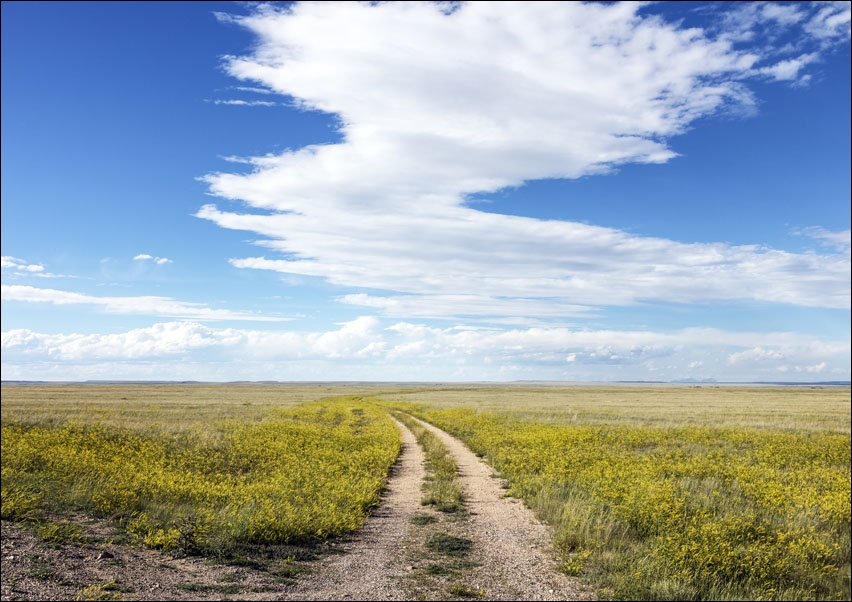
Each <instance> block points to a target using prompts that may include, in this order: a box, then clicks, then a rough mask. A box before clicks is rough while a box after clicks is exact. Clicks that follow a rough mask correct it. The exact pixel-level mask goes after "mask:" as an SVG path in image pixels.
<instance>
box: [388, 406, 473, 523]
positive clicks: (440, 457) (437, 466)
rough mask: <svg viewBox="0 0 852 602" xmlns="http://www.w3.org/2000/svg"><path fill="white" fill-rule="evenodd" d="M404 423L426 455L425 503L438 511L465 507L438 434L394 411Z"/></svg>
mask: <svg viewBox="0 0 852 602" xmlns="http://www.w3.org/2000/svg"><path fill="white" fill-rule="evenodd" d="M393 414H394V416H395V417H396V418H398V419H399V420H400V421H401V422H402V423H403V424H405V426H406V427H407V428H408V429H409V430H410V431H411V432H412V433H414V436H415V437H416V438H417V442H418V443H419V444H420V446H421V447H422V448H423V452H424V454H425V455H426V472H427V474H426V480H425V482H424V483H423V500H422V502H421V503H422V504H423V505H424V506H430V505H431V506H434V507H435V509H437V510H440V511H441V512H459V511H461V510H463V509H464V499H463V495H462V486H461V481H460V480H459V478H458V467H457V466H456V462H455V460H453V457H452V456H451V455H450V453H449V452H448V451H447V447H446V446H445V445H444V444H443V443H442V442H441V440H440V439H438V437H436V436H435V435H433V434H432V433H431V432H429V431H428V430H427V429H426V428H425V427H424V426H423V425H422V424H420V423H419V422H418V421H417V420H415V419H414V418H412V417H411V416H409V415H408V414H405V413H403V412H394V413H393Z"/></svg>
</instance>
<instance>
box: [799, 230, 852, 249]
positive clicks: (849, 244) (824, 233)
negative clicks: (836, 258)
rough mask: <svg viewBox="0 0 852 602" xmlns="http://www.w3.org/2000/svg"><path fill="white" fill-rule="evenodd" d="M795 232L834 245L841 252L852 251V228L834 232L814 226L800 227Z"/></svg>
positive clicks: (823, 243) (827, 244) (821, 242)
mask: <svg viewBox="0 0 852 602" xmlns="http://www.w3.org/2000/svg"><path fill="white" fill-rule="evenodd" d="M793 233H794V234H800V235H803V236H807V237H809V238H813V239H814V240H817V241H819V242H820V244H822V245H825V246H828V247H833V248H834V249H836V250H837V251H838V252H840V253H846V254H847V255H848V254H849V253H850V251H852V230H840V231H838V232H834V231H831V230H826V229H825V228H820V227H818V226H814V227H810V228H800V229H797V230H794V231H793Z"/></svg>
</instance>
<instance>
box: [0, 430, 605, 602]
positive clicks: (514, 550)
mask: <svg viewBox="0 0 852 602" xmlns="http://www.w3.org/2000/svg"><path fill="white" fill-rule="evenodd" d="M398 426H399V428H400V431H401V432H402V434H403V446H402V453H401V454H400V458H399V460H398V461H397V463H396V465H395V466H394V468H393V469H392V471H391V474H390V476H389V480H388V484H387V487H386V490H385V492H384V493H383V495H382V500H381V503H380V505H379V506H378V507H377V508H376V510H375V511H374V512H373V513H372V515H371V516H370V517H369V518H368V519H367V521H366V523H365V525H364V527H363V529H361V530H360V531H359V532H358V533H355V534H353V535H352V536H350V537H348V538H341V539H337V540H334V541H330V542H327V543H325V544H323V545H321V546H317V547H315V548H312V549H310V550H295V554H294V555H295V557H296V560H295V561H292V560H291V561H287V560H282V559H281V556H285V557H286V555H287V552H286V551H284V552H281V551H279V554H278V557H276V558H273V559H271V560H269V561H268V562H266V563H261V564H255V565H252V566H228V565H216V564H212V563H210V562H208V561H205V560H204V559H200V558H184V559H175V558H171V557H168V556H164V555H162V554H159V553H157V552H155V551H152V550H146V549H142V548H136V547H129V546H125V545H119V544H117V543H111V541H112V536H113V534H112V533H110V532H109V528H108V527H107V525H106V524H105V523H103V522H99V521H95V520H87V519H85V517H78V518H79V519H80V520H81V522H82V523H83V524H84V527H85V530H86V533H87V535H88V536H89V537H90V540H89V543H85V544H74V545H63V546H60V547H48V546H46V545H45V544H44V542H42V541H41V540H40V539H39V538H37V537H36V536H34V535H32V534H30V533H28V532H27V531H25V530H23V529H22V528H20V527H19V526H17V525H14V524H11V523H8V522H7V521H4V522H3V525H2V550H0V558H2V593H1V594H0V597H1V598H2V600H74V599H96V598H97V599H110V598H109V596H114V598H112V599H124V600H226V599H230V600H459V599H484V600H584V599H593V598H594V596H593V594H592V593H591V592H590V591H589V590H587V589H585V588H583V587H582V585H581V584H579V583H578V582H576V581H573V580H571V579H569V578H568V577H566V576H565V575H564V574H562V573H559V572H557V571H556V570H555V566H556V559H555V557H554V555H553V552H552V549H551V545H550V541H551V538H550V533H549V532H548V529H547V528H546V527H545V526H544V525H542V524H541V523H539V522H538V521H536V519H535V518H534V516H533V515H532V513H531V512H530V511H529V509H527V508H526V507H525V506H524V505H523V504H522V503H521V502H520V501H518V500H515V499H512V498H507V497H505V489H504V488H503V484H502V482H501V481H500V479H499V478H497V475H496V474H495V473H494V471H493V470H492V469H491V468H490V467H489V466H488V465H487V464H485V463H484V462H482V461H481V460H480V459H479V458H477V457H476V456H475V455H474V454H473V453H471V452H470V450H468V449H467V448H466V447H465V446H464V445H463V444H462V443H461V442H459V441H458V440H456V439H454V438H452V437H450V436H449V435H448V434H446V433H444V432H443V431H440V430H438V429H435V428H434V427H431V426H429V425H427V428H430V429H431V430H433V432H435V433H436V434H437V435H438V436H440V437H441V438H442V440H443V441H444V443H445V444H446V445H447V447H448V449H449V450H450V452H451V453H452V454H453V456H454V457H455V458H456V462H457V464H458V466H459V472H460V476H461V478H462V482H463V487H464V492H465V498H466V499H465V504H466V510H467V512H465V513H461V514H456V515H449V514H443V513H439V512H436V511H434V510H431V509H429V508H426V507H423V506H421V505H420V499H421V484H422V482H423V478H424V474H425V473H424V459H423V452H422V450H421V449H420V447H419V446H418V445H417V442H416V441H415V439H414V436H413V435H412V434H411V433H410V431H408V430H407V429H406V428H405V427H403V426H402V425H401V424H398ZM436 535H440V536H448V537H455V538H458V541H465V542H468V544H469V546H470V548H469V551H467V552H466V553H465V554H463V555H460V556H448V555H446V553H442V552H441V551H436V550H434V549H430V548H429V546H428V545H427V542H429V541H431V540H432V539H433V538H434V537H435V536H436ZM92 542H96V543H92ZM98 596H104V597H98Z"/></svg>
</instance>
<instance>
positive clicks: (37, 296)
mask: <svg viewBox="0 0 852 602" xmlns="http://www.w3.org/2000/svg"><path fill="white" fill-rule="evenodd" d="M0 298H2V300H3V301H19V302H25V303H50V304H53V305H94V306H98V307H101V308H102V309H103V310H104V311H106V312H107V313H111V314H138V315H147V316H162V317H173V318H190V319H194V320H250V321H256V322H283V321H286V320H288V319H289V318H284V317H274V316H263V315H259V314H253V313H250V312H244V311H231V310H227V309H212V308H210V307H208V306H207V305H206V304H203V303H189V302H186V301H177V300H175V299H172V298H170V297H156V296H140V297H96V296H92V295H84V294H81V293H74V292H70V291H62V290H56V289H49V288H36V287H32V286H20V285H6V284H4V285H2V295H0Z"/></svg>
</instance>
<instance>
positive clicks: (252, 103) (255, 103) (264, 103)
mask: <svg viewBox="0 0 852 602" xmlns="http://www.w3.org/2000/svg"><path fill="white" fill-rule="evenodd" d="M211 102H212V103H213V104H214V105H233V106H238V107H275V106H278V103H277V102H272V101H269V100H241V99H238V98H234V99H226V100H222V99H217V100H213V101H211Z"/></svg>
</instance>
